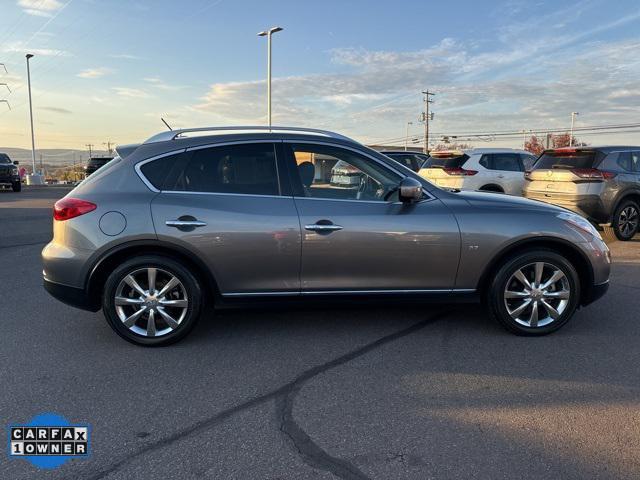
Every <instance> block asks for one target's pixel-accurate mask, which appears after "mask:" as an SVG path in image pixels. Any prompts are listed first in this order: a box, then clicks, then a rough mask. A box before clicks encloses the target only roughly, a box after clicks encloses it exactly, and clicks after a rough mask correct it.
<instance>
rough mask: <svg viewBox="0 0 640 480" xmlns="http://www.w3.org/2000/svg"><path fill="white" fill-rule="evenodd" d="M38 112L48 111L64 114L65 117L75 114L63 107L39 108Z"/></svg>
mask: <svg viewBox="0 0 640 480" xmlns="http://www.w3.org/2000/svg"><path fill="white" fill-rule="evenodd" d="M38 110H47V111H48V112H53V113H62V114H65V115H69V114H71V113H73V112H72V111H71V110H67V109H66V108H61V107H39V108H38Z"/></svg>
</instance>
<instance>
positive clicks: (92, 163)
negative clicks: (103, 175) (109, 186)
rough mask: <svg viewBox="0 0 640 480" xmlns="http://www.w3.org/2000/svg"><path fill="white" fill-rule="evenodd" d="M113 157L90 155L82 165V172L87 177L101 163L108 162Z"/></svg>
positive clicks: (100, 165) (101, 164)
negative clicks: (83, 165)
mask: <svg viewBox="0 0 640 480" xmlns="http://www.w3.org/2000/svg"><path fill="white" fill-rule="evenodd" d="M112 159H113V157H91V158H90V159H89V160H88V161H87V164H86V165H85V167H84V173H85V175H86V176H87V177H88V176H89V175H91V174H92V173H93V172H95V171H96V170H98V169H99V168H100V167H102V166H103V165H106V164H107V163H109V162H110V161H111V160H112Z"/></svg>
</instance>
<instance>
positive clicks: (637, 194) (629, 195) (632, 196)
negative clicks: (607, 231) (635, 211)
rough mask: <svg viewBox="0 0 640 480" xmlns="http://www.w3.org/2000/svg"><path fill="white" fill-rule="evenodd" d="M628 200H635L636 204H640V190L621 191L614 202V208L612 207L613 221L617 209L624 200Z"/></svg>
mask: <svg viewBox="0 0 640 480" xmlns="http://www.w3.org/2000/svg"><path fill="white" fill-rule="evenodd" d="M626 200H633V201H634V202H636V205H638V206H640V190H627V191H625V192H622V193H620V195H619V196H618V198H617V199H616V201H615V202H614V203H613V209H611V221H612V222H613V220H614V216H615V214H616V210H618V207H619V206H620V204H622V202H624V201H626Z"/></svg>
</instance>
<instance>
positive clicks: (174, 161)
mask: <svg viewBox="0 0 640 480" xmlns="http://www.w3.org/2000/svg"><path fill="white" fill-rule="evenodd" d="M184 157H185V153H184V152H181V153H177V154H174V155H167V156H166V157H162V158H158V159H157V160H152V161H151V162H147V163H145V164H144V165H142V166H141V167H140V172H141V173H142V175H144V177H145V178H146V179H147V180H148V181H149V183H150V184H151V185H153V186H154V187H155V188H156V189H157V190H162V189H163V188H164V185H165V181H166V179H167V176H168V175H169V172H171V170H172V168H174V167H175V168H176V169H177V168H178V166H179V164H180V163H181V160H182V159H183V158H184ZM174 183H175V181H174Z"/></svg>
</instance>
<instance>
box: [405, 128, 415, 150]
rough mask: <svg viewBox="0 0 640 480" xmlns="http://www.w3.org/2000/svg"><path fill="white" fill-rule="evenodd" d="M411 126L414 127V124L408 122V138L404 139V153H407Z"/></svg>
mask: <svg viewBox="0 0 640 480" xmlns="http://www.w3.org/2000/svg"><path fill="white" fill-rule="evenodd" d="M409 125H413V122H407V136H406V137H404V151H405V152H406V151H407V145H408V143H409Z"/></svg>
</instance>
